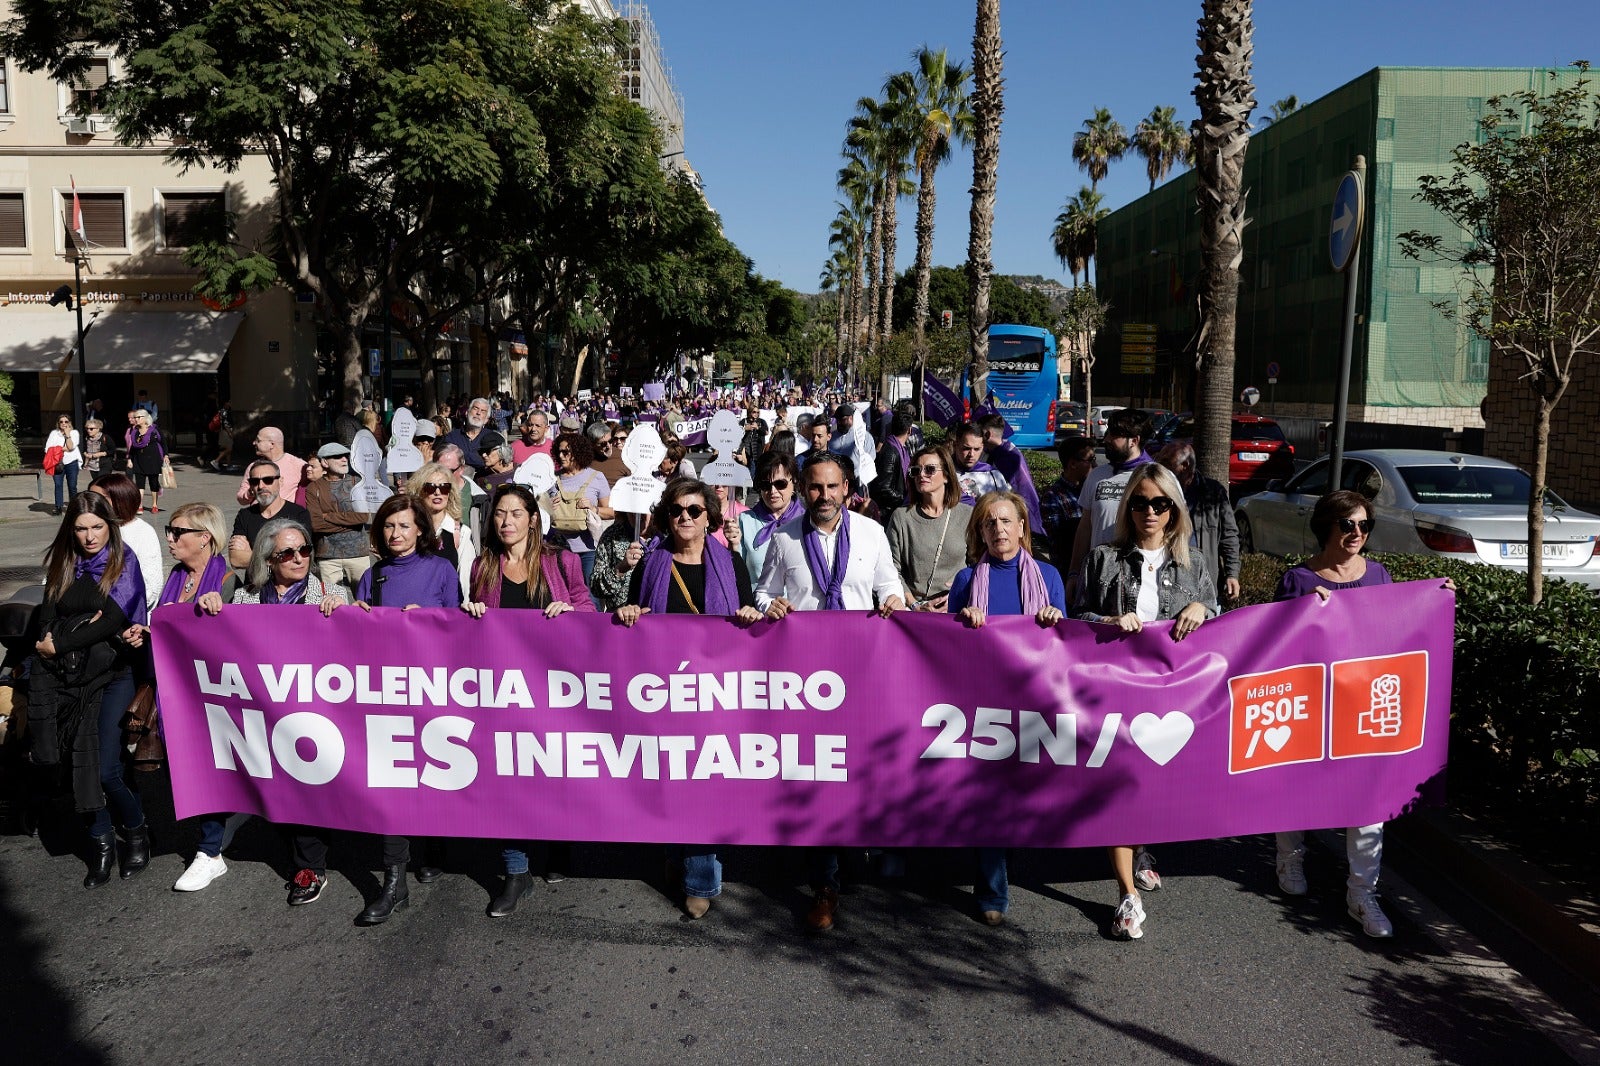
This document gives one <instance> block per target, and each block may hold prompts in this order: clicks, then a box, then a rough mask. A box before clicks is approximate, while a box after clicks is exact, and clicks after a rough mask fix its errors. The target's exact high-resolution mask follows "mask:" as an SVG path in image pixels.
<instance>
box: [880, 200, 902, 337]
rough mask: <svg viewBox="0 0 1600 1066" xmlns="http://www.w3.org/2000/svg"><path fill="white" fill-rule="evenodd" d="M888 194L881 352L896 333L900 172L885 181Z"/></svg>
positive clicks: (881, 306) (885, 223)
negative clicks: (896, 255) (895, 307)
mask: <svg viewBox="0 0 1600 1066" xmlns="http://www.w3.org/2000/svg"><path fill="white" fill-rule="evenodd" d="M884 186H885V189H886V193H885V196H884V202H883V284H882V286H881V287H880V290H879V291H880V299H879V301H878V347H879V350H880V351H881V350H882V349H883V347H884V346H885V344H886V343H887V342H888V340H889V337H890V336H891V335H892V334H893V333H894V260H895V253H896V251H897V249H898V246H899V243H900V239H899V238H900V235H899V233H898V226H899V222H898V220H897V218H896V216H897V215H898V214H899V210H898V208H897V206H896V202H897V201H898V200H899V199H900V171H899V170H893V171H891V172H890V173H889V176H888V177H887V178H886V179H885V181H884Z"/></svg>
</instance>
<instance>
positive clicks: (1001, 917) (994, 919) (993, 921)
mask: <svg viewBox="0 0 1600 1066" xmlns="http://www.w3.org/2000/svg"><path fill="white" fill-rule="evenodd" d="M1005 920H1006V916H1005V914H1004V912H1002V911H984V912H983V924H984V925H1000V924H1001V923H1003V922H1004V921H1005Z"/></svg>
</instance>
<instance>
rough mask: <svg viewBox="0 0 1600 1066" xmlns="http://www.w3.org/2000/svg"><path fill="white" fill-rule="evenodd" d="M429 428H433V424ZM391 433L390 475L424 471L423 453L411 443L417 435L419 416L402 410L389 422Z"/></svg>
mask: <svg viewBox="0 0 1600 1066" xmlns="http://www.w3.org/2000/svg"><path fill="white" fill-rule="evenodd" d="M428 428H429V429H430V430H431V429H432V428H433V424H432V423H431V422H430V423H429V424H428ZM389 433H390V437H389V462H388V468H389V473H391V474H412V473H415V472H416V471H418V470H420V469H422V452H421V451H419V450H418V448H417V446H416V445H415V444H412V443H411V438H412V437H414V436H416V433H417V416H416V415H414V414H412V413H411V412H410V411H408V410H406V409H405V408H404V407H402V408H400V409H399V410H398V411H396V412H395V413H394V418H393V419H392V420H391V421H390V422H389Z"/></svg>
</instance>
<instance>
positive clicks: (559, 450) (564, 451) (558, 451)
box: [556, 448, 572, 456]
mask: <svg viewBox="0 0 1600 1066" xmlns="http://www.w3.org/2000/svg"><path fill="white" fill-rule="evenodd" d="M571 454H572V449H571V448H557V449H556V455H557V456H562V455H571Z"/></svg>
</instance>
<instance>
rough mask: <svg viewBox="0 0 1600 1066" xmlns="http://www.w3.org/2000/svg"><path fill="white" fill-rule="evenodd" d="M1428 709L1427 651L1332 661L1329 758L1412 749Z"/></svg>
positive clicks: (1419, 739)
mask: <svg viewBox="0 0 1600 1066" xmlns="http://www.w3.org/2000/svg"><path fill="white" fill-rule="evenodd" d="M1427 715H1428V653H1427V652H1425V651H1411V652H1405V653H1403V654H1400V655H1379V656H1377V657H1375V658H1371V659H1345V660H1342V661H1340V662H1336V663H1334V664H1333V714H1332V718H1333V730H1332V740H1331V741H1330V744H1329V749H1330V750H1329V754H1331V755H1332V756H1333V758H1335V759H1360V758H1364V757H1366V756H1370V755H1402V754H1404V753H1405V752H1408V751H1415V750H1416V749H1418V748H1420V747H1421V746H1422V736H1423V732H1424V729H1425V727H1426V725H1427Z"/></svg>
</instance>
